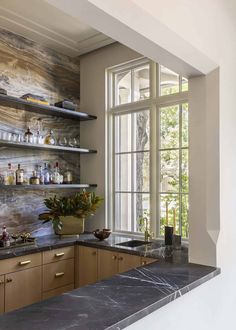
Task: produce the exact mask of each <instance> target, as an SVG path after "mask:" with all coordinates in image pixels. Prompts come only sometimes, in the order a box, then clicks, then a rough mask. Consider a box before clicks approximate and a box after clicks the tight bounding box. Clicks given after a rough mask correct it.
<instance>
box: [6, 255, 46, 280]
mask: <svg viewBox="0 0 236 330" xmlns="http://www.w3.org/2000/svg"><path fill="white" fill-rule="evenodd" d="M41 263H42V256H41V253H35V254H28V255H25V256H21V257H16V258H10V259H7V260H1V261H0V275H2V274H7V273H13V272H17V271H19V270H24V269H28V268H32V267H35V266H40V265H41Z"/></svg>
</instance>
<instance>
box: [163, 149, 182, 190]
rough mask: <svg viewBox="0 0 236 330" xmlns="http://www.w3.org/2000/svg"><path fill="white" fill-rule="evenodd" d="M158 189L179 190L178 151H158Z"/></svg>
mask: <svg viewBox="0 0 236 330" xmlns="http://www.w3.org/2000/svg"><path fill="white" fill-rule="evenodd" d="M160 191H161V192H179V151H178V150H167V151H161V152H160Z"/></svg>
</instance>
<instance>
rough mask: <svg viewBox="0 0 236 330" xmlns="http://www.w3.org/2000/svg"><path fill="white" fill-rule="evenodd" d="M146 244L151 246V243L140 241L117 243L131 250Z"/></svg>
mask: <svg viewBox="0 0 236 330" xmlns="http://www.w3.org/2000/svg"><path fill="white" fill-rule="evenodd" d="M146 244H151V242H145V241H139V240H132V241H126V242H123V243H117V244H116V245H120V246H127V247H131V248H135V247H137V246H141V245H146Z"/></svg>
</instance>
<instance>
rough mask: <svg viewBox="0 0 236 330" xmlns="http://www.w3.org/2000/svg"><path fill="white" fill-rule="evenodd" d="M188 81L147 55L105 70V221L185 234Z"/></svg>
mask: <svg viewBox="0 0 236 330" xmlns="http://www.w3.org/2000/svg"><path fill="white" fill-rule="evenodd" d="M187 92H188V80H187V79H186V78H185V77H182V76H180V75H178V74H177V73H175V72H173V71H172V70H169V69H167V68H165V67H164V66H161V65H158V64H156V63H154V62H152V61H149V60H147V59H144V58H142V59H139V60H135V61H132V62H129V63H126V64H122V65H119V66H116V67H112V68H109V69H107V182H106V196H107V198H106V200H107V210H106V211H107V213H106V214H107V219H108V223H109V226H111V227H112V229H113V231H115V232H122V233H126V232H127V233H134V234H141V226H140V218H142V217H143V216H146V217H148V219H149V221H150V224H151V228H152V231H153V232H154V235H155V236H156V237H158V236H162V235H163V234H164V225H165V224H167V223H168V224H169V225H172V224H173V223H175V224H176V231H177V233H180V234H181V235H182V236H183V237H184V238H187V237H188V98H187Z"/></svg>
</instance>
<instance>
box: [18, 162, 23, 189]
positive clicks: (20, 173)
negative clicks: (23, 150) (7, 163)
mask: <svg viewBox="0 0 236 330" xmlns="http://www.w3.org/2000/svg"><path fill="white" fill-rule="evenodd" d="M16 184H17V185H21V184H24V170H23V169H22V168H20V164H18V169H17V170H16Z"/></svg>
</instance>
